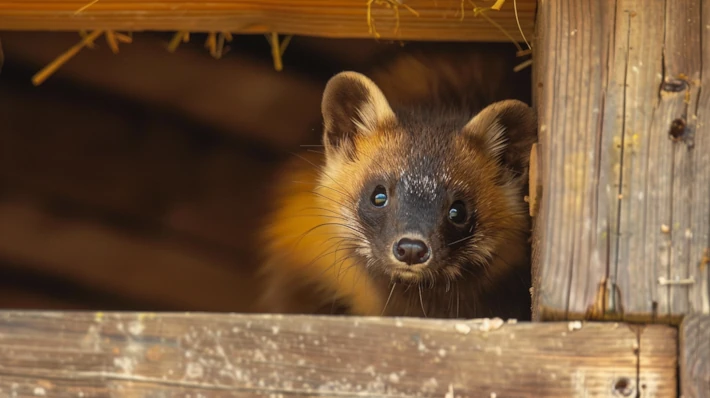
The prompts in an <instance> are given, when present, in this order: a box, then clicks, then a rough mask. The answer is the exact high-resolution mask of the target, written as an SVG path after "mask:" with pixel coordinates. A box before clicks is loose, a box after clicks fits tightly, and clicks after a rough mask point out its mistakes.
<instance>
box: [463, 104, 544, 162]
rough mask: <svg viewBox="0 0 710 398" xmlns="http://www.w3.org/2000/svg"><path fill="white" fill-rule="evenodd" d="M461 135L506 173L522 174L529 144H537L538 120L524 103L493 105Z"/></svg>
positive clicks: (469, 123) (476, 117)
mask: <svg viewBox="0 0 710 398" xmlns="http://www.w3.org/2000/svg"><path fill="white" fill-rule="evenodd" d="M464 134H466V135H468V136H469V137H470V138H471V139H472V140H473V143H474V144H475V145H478V146H479V147H480V146H481V145H482V146H483V147H485V148H486V150H488V151H489V152H490V153H491V154H492V155H493V156H494V157H495V158H496V160H498V161H499V162H501V163H502V164H503V165H505V166H506V167H507V168H508V169H511V170H513V171H515V172H516V173H518V174H523V173H524V172H525V170H526V169H527V167H528V165H529V162H530V149H531V147H532V144H533V143H535V141H537V118H536V116H535V111H534V110H533V109H532V108H531V107H530V106H528V105H527V104H525V103H524V102H521V101H518V100H505V101H500V102H495V103H493V104H491V105H489V106H487V107H486V108H484V109H483V110H482V111H481V112H480V113H478V114H477V115H476V116H474V117H473V118H472V119H471V120H470V121H469V122H468V123H467V124H466V126H465V127H464Z"/></svg>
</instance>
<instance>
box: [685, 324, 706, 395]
mask: <svg viewBox="0 0 710 398" xmlns="http://www.w3.org/2000/svg"><path fill="white" fill-rule="evenodd" d="M679 337H680V347H679V349H680V387H681V398H700V397H710V316H707V315H691V316H688V317H685V318H684V319H683V323H681V326H680V336H679Z"/></svg>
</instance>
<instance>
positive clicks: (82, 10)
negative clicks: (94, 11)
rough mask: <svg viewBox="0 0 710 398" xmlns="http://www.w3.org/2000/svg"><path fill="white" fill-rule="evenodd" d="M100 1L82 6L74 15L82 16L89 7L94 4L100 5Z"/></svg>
mask: <svg viewBox="0 0 710 398" xmlns="http://www.w3.org/2000/svg"><path fill="white" fill-rule="evenodd" d="M98 2H99V0H92V1H90V2H89V3H87V4H85V5H83V6H81V8H79V9H78V10H76V11H74V15H77V14H81V13H82V12H84V11H86V10H87V9H88V8H89V7H91V6H93V5H94V4H96V3H98Z"/></svg>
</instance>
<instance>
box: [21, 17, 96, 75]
mask: <svg viewBox="0 0 710 398" xmlns="http://www.w3.org/2000/svg"><path fill="white" fill-rule="evenodd" d="M102 33H104V31H103V30H95V31H93V32H91V33H90V34H88V35H86V36H85V37H84V38H82V40H81V41H80V42H79V43H77V44H75V45H74V46H72V47H71V48H70V49H68V50H67V51H65V52H64V53H63V54H61V55H59V56H58V57H57V58H56V59H55V60H54V61H52V62H50V63H49V65H47V66H45V67H44V68H42V70H40V71H39V72H37V73H36V74H35V75H34V76H32V84H34V85H35V86H39V85H40V84H42V82H44V81H45V80H47V78H49V77H50V76H51V75H52V74H53V73H54V72H56V71H57V69H59V68H60V67H61V66H62V65H64V64H65V63H66V62H67V61H69V60H70V59H71V58H72V57H74V56H75V55H76V54H78V53H79V51H81V50H82V49H83V48H84V47H86V46H87V45H88V44H89V43H93V42H94V41H95V40H96V39H97V38H98V37H99V36H101V34H102Z"/></svg>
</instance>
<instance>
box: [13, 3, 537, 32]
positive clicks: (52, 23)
mask: <svg viewBox="0 0 710 398" xmlns="http://www.w3.org/2000/svg"><path fill="white" fill-rule="evenodd" d="M402 3H404V2H397V1H394V0H381V1H380V0H378V1H374V2H373V5H372V7H371V15H372V20H373V22H374V28H375V31H374V32H370V30H369V26H368V22H367V10H368V1H367V0H315V1H308V2H301V3H300V4H299V3H298V2H293V1H288V0H275V1H269V2H263V1H254V0H251V1H249V0H242V1H209V2H197V1H183V0H162V1H139V2H137V1H128V0H101V1H91V0H75V1H34V0H15V1H0V30H81V29H119V30H189V31H193V32H194V31H203V32H208V31H232V32H243V33H268V32H280V33H284V34H297V35H304V36H321V37H348V38H367V37H374V34H375V32H376V33H377V34H379V35H380V37H381V38H385V39H401V40H467V41H471V40H476V41H498V42H500V41H508V40H509V39H508V37H507V36H506V35H505V34H504V33H502V32H501V31H500V30H499V28H498V27H496V26H495V25H494V24H491V23H490V22H489V21H488V20H486V19H485V18H483V17H480V16H478V17H477V16H474V12H473V5H472V2H462V1H461V0H438V1H436V2H434V1H431V0H408V1H407V2H406V5H402ZM516 3H517V4H516V5H517V11H518V20H519V21H520V26H521V29H522V30H523V32H525V33H526V36H527V37H531V36H532V35H531V33H532V29H533V23H534V17H535V3H536V0H517V1H516ZM394 5H396V10H395V8H394V7H393V6H394ZM476 5H478V6H481V7H487V6H490V5H492V3H491V2H489V1H481V2H477V4H476ZM410 10H412V11H413V12H412V11H410ZM462 11H463V15H462ZM488 15H489V16H490V18H491V19H493V20H494V21H495V22H496V23H497V24H498V25H500V26H501V27H502V28H503V29H504V30H505V31H506V32H508V34H510V35H511V36H512V37H514V38H515V39H516V40H521V37H520V33H519V29H518V24H517V22H516V17H515V10H514V7H513V0H509V1H507V2H506V3H505V4H504V5H503V7H502V9H501V10H500V11H491V12H489V14H488ZM462 17H463V18H462ZM397 28H398V29H397Z"/></svg>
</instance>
